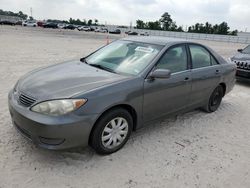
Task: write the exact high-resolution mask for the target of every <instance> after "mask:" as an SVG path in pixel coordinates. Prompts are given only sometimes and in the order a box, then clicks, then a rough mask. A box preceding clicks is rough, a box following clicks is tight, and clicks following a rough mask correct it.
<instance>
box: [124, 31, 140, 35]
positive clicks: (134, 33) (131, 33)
mask: <svg viewBox="0 0 250 188" xmlns="http://www.w3.org/2000/svg"><path fill="white" fill-rule="evenodd" d="M126 34H128V35H138V33H137V32H135V31H128V32H127V33H126Z"/></svg>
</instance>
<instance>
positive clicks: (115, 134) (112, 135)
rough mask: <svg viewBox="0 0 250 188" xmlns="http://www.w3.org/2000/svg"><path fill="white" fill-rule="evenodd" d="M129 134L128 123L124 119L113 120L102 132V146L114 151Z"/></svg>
mask: <svg viewBox="0 0 250 188" xmlns="http://www.w3.org/2000/svg"><path fill="white" fill-rule="evenodd" d="M127 134H128V122H127V120H126V119H124V118H122V117H117V118H114V119H112V120H111V121H110V122H108V123H107V125H106V126H105V127H104V129H103V132H102V145H103V146H104V147H105V148H109V149H113V148H115V147H117V146H119V145H120V144H122V143H123V141H124V139H125V138H126V136H127Z"/></svg>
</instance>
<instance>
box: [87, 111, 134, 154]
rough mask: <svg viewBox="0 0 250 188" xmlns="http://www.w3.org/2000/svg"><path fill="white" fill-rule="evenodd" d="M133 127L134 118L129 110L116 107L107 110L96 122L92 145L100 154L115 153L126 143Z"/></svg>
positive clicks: (91, 140) (91, 139)
mask: <svg viewBox="0 0 250 188" xmlns="http://www.w3.org/2000/svg"><path fill="white" fill-rule="evenodd" d="M114 125H116V126H114ZM119 125H120V126H119ZM126 125H127V126H126ZM132 128H133V119H132V116H131V114H130V113H129V112H128V111H127V110H125V109H123V108H116V109H113V110H110V111H107V112H106V113H105V114H103V115H102V116H101V118H100V119H99V120H98V121H97V123H96V124H95V127H94V130H93V131H92V134H91V136H90V145H91V147H92V148H93V149H94V150H95V151H96V152H97V153H98V154H102V155H106V154H111V153H114V152H116V151H118V150H119V149H121V148H122V147H123V146H124V145H125V144H126V142H127V141H128V139H129V136H130V134H131V132H132Z"/></svg>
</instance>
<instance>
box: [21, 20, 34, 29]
mask: <svg viewBox="0 0 250 188" xmlns="http://www.w3.org/2000/svg"><path fill="white" fill-rule="evenodd" d="M23 26H25V27H37V23H36V21H35V20H28V21H24V22H23Z"/></svg>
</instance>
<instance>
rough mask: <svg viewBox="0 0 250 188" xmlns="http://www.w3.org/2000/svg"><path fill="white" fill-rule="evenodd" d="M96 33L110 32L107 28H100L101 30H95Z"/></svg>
mask: <svg viewBox="0 0 250 188" xmlns="http://www.w3.org/2000/svg"><path fill="white" fill-rule="evenodd" d="M95 32H99V33H107V32H108V29H107V28H106V27H100V28H97V29H96V30H95Z"/></svg>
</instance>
